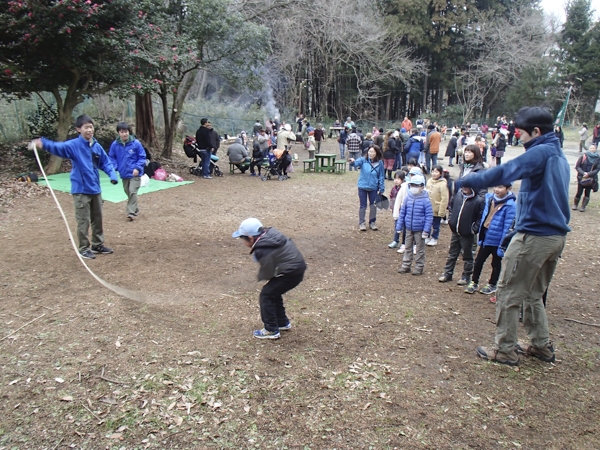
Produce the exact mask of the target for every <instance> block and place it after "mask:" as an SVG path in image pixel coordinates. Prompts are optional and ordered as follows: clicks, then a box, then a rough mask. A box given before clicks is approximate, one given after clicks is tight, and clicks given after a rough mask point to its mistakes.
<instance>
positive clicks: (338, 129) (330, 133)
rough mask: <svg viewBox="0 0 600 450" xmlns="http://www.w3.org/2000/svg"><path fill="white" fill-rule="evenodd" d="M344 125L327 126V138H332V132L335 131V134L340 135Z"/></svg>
mask: <svg viewBox="0 0 600 450" xmlns="http://www.w3.org/2000/svg"><path fill="white" fill-rule="evenodd" d="M344 129H345V128H344V127H329V139H331V138H332V136H333V133H335V135H336V136H339V135H340V131H342V130H344Z"/></svg>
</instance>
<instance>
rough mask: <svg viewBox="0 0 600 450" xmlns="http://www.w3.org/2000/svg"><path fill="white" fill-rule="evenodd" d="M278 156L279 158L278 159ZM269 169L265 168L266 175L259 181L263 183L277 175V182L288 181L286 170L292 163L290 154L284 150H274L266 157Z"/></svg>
mask: <svg viewBox="0 0 600 450" xmlns="http://www.w3.org/2000/svg"><path fill="white" fill-rule="evenodd" d="M278 155H279V157H278ZM268 159H269V167H268V168H267V171H266V175H263V176H262V177H261V179H262V180H263V181H266V180H270V179H271V176H275V175H277V179H278V180H279V181H285V180H287V179H288V176H287V168H288V166H289V165H290V164H291V162H292V156H291V155H290V152H289V151H288V150H287V149H286V150H277V149H276V150H274V151H273V152H272V153H269V155H268Z"/></svg>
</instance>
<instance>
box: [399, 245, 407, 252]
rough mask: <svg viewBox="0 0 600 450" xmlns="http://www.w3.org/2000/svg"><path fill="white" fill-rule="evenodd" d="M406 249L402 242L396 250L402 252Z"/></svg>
mask: <svg viewBox="0 0 600 450" xmlns="http://www.w3.org/2000/svg"><path fill="white" fill-rule="evenodd" d="M405 251H406V246H405V245H404V244H402V245H401V246H400V248H399V249H398V250H397V252H398V253H404V252H405Z"/></svg>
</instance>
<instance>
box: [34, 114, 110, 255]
mask: <svg viewBox="0 0 600 450" xmlns="http://www.w3.org/2000/svg"><path fill="white" fill-rule="evenodd" d="M75 128H76V129H77V132H78V133H79V136H78V137H76V138H75V139H71V140H68V141H65V142H54V141H51V140H50V139H46V138H41V139H36V140H35V141H33V143H34V144H35V146H36V147H37V148H39V149H42V148H43V149H45V150H46V151H48V152H50V153H52V154H53V155H56V156H60V157H61V158H67V159H70V160H71V164H72V169H71V195H72V196H73V201H74V203H75V220H76V221H77V238H78V240H79V253H80V255H81V257H82V258H85V259H94V258H96V256H95V255H94V254H98V253H101V254H110V253H112V252H113V250H112V249H111V248H108V247H105V246H104V233H103V230H102V194H101V192H102V190H101V189H100V174H99V173H98V169H102V170H103V171H104V172H106V174H107V175H108V176H109V178H110V182H111V183H112V184H117V183H118V181H117V180H118V177H117V172H115V169H114V167H113V165H112V163H111V162H110V159H109V157H108V155H107V154H106V152H105V151H104V149H103V148H102V146H101V145H100V144H99V143H98V141H96V139H94V122H93V121H92V119H91V118H90V117H89V116H87V115H82V116H79V117H77V119H76V120H75ZM90 224H91V226H92V239H91V248H90V240H89V239H88V230H89V228H90Z"/></svg>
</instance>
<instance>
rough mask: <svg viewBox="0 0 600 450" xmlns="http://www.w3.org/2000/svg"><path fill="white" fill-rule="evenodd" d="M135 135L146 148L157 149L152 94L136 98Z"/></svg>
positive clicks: (137, 95) (148, 93)
mask: <svg viewBox="0 0 600 450" xmlns="http://www.w3.org/2000/svg"><path fill="white" fill-rule="evenodd" d="M135 133H136V137H137V138H138V139H139V140H140V141H142V143H143V144H145V145H146V147H149V148H151V149H154V148H156V146H157V139H156V129H155V128H154V113H153V111H152V94H151V93H150V92H147V93H145V94H144V95H139V94H136V96H135Z"/></svg>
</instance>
